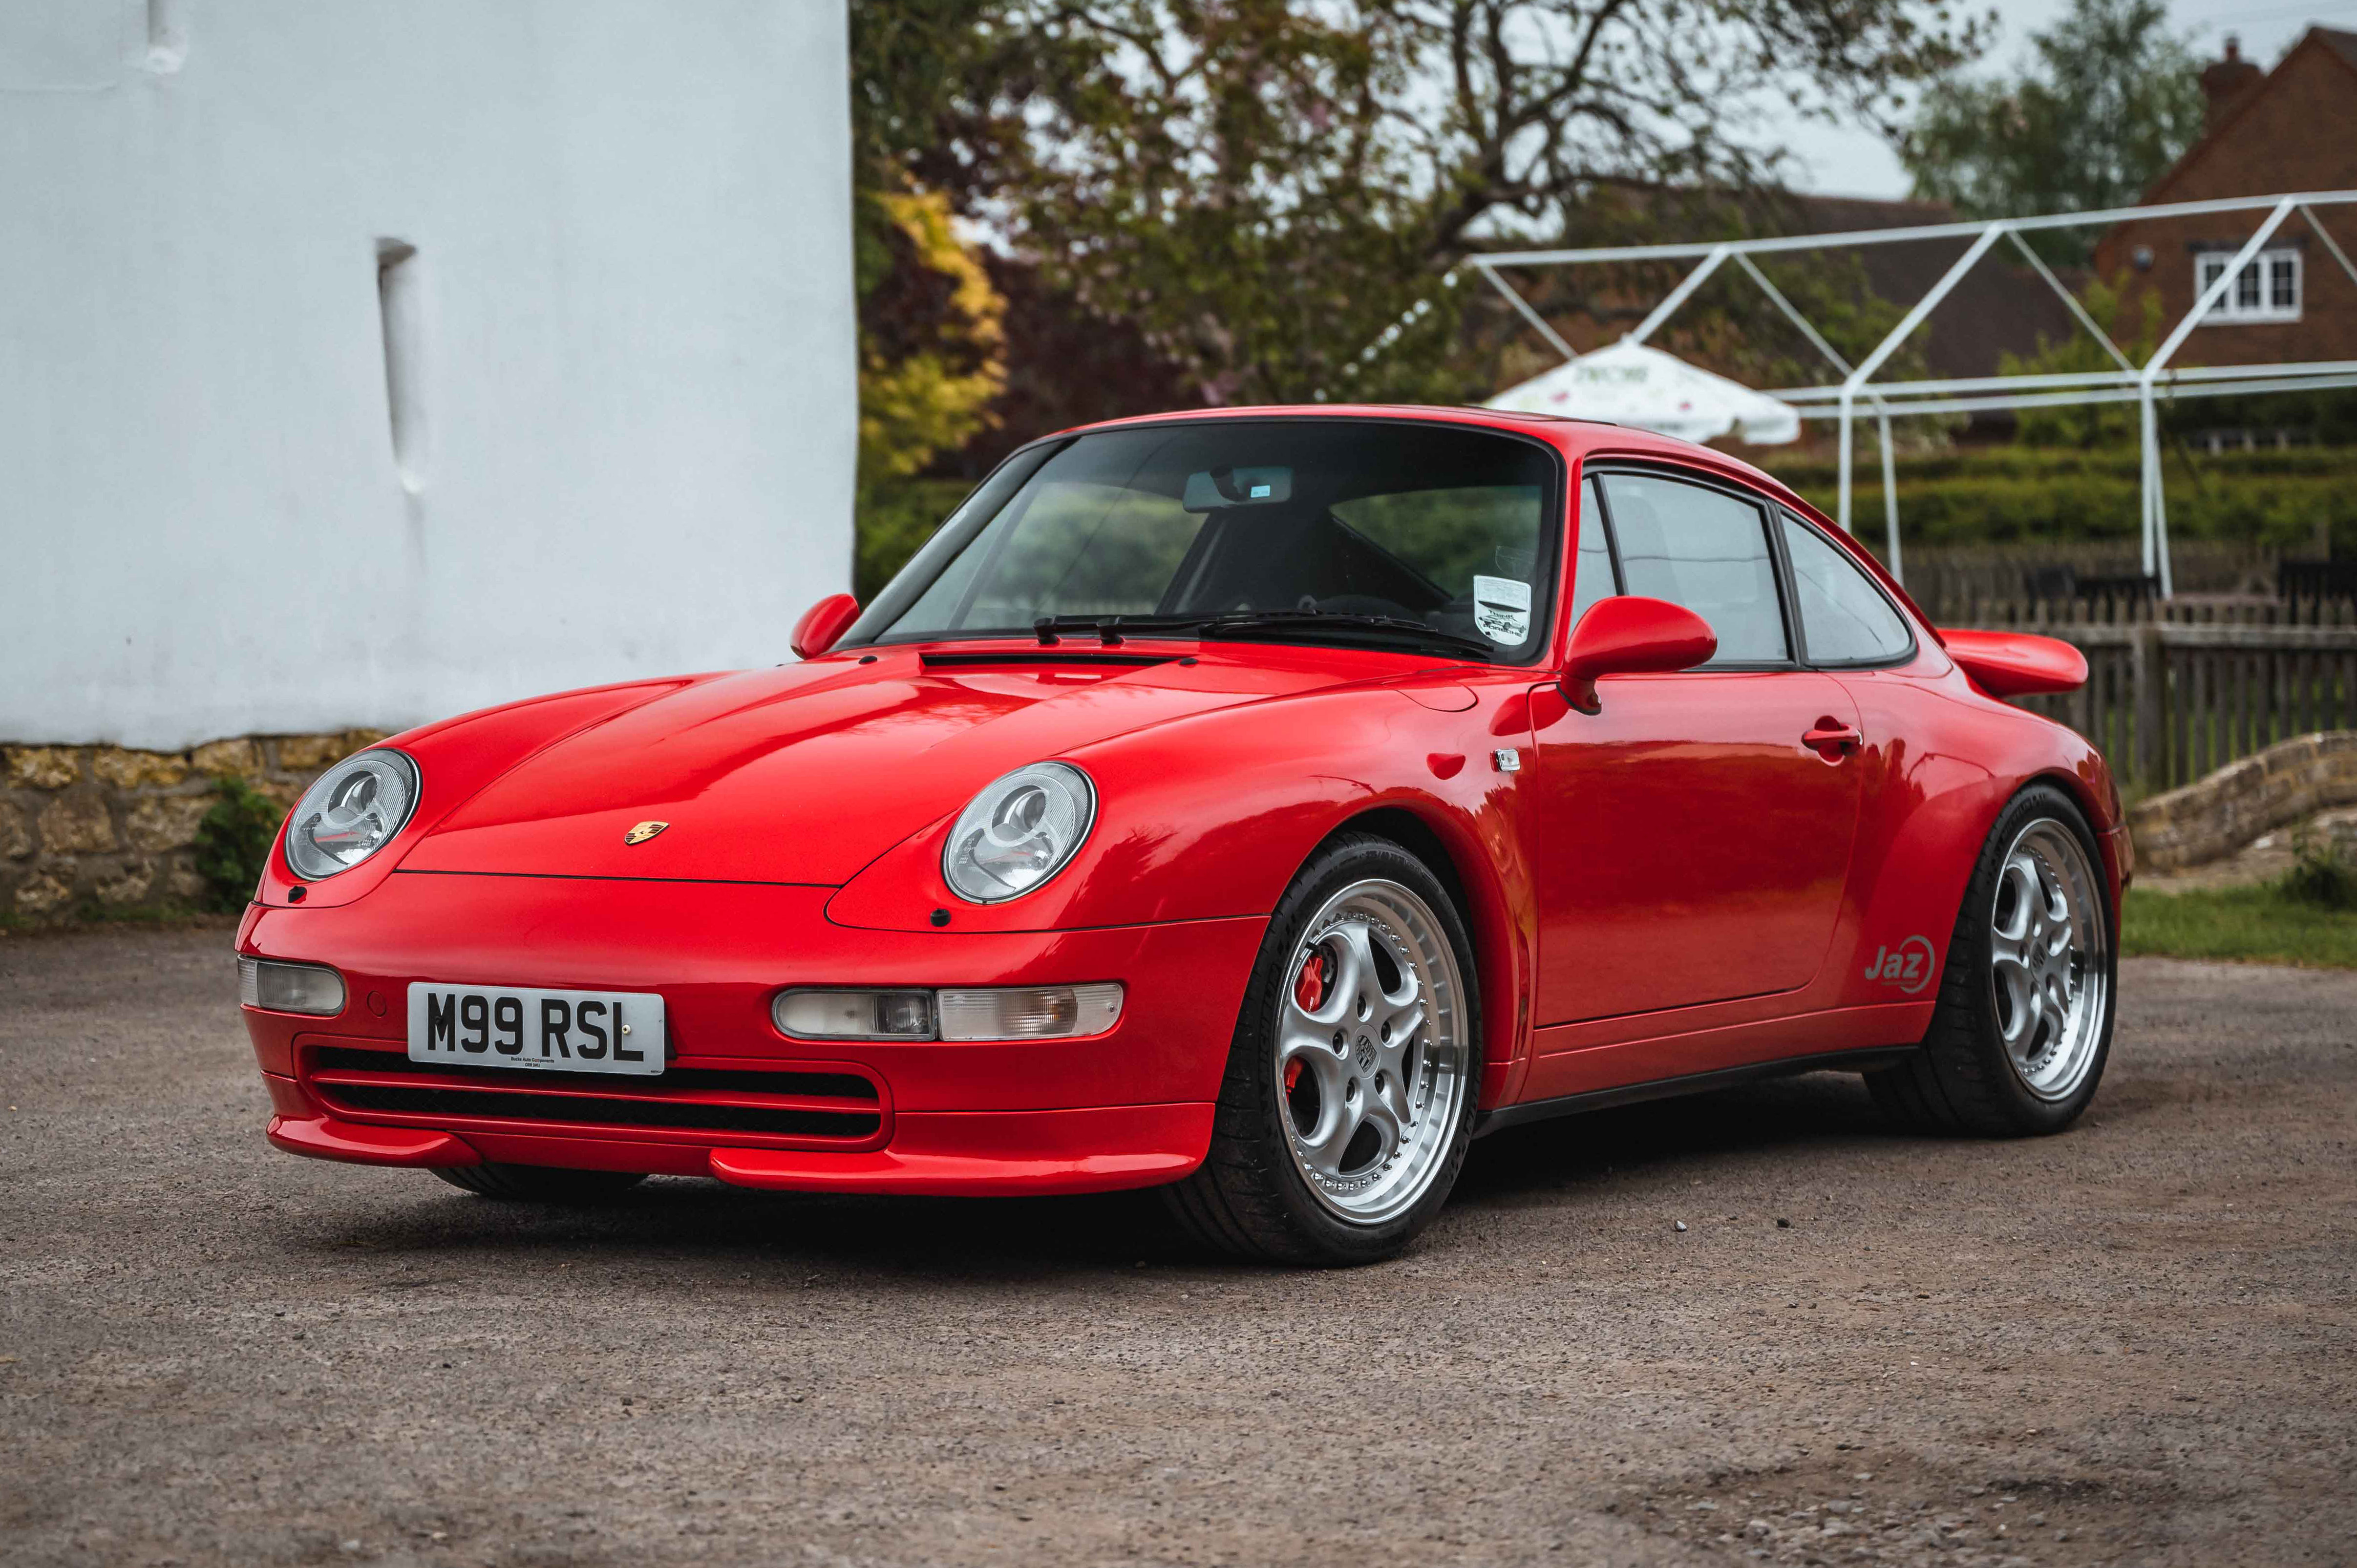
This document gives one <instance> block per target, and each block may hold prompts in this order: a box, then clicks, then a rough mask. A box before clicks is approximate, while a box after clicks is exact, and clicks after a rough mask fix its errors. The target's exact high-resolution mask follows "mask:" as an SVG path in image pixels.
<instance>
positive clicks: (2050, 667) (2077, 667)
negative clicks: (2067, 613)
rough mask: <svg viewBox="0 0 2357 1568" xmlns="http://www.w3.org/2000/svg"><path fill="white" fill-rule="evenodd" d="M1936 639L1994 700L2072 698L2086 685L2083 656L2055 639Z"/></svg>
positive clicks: (1981, 635) (1949, 634) (1953, 634)
mask: <svg viewBox="0 0 2357 1568" xmlns="http://www.w3.org/2000/svg"><path fill="white" fill-rule="evenodd" d="M1939 635H1940V641H1941V642H1942V643H1943V645H1944V646H1945V647H1946V648H1947V650H1948V657H1949V658H1951V659H1953V660H1955V661H1956V662H1957V663H1958V664H1961V665H1963V666H1964V673H1965V674H1967V675H1969V676H1971V677H1972V678H1973V680H1974V682H1975V684H1977V685H1978V686H1979V687H1980V688H1981V690H1982V691H1984V692H1986V693H1988V694H1989V695H1990V696H1992V697H2021V696H2027V695H2029V693H2033V692H2075V691H2077V690H2078V689H2079V688H2080V687H2082V686H2083V685H2085V684H2086V683H2087V656H2086V655H2085V654H2083V653H2082V652H2080V651H2079V650H2077V649H2075V648H2073V647H2072V646H2071V645H2070V644H2069V643H2067V642H2064V641H2061V639H2056V638H2051V637H2036V636H2033V635H2031V634H2030V633H2029V632H2026V631H1965V630H1956V629H1952V628H1941V631H1940V634H1939Z"/></svg>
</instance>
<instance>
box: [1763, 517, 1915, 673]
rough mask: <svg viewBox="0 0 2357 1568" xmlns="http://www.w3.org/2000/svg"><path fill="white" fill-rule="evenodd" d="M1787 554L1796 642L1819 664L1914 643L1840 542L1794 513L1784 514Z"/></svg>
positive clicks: (1862, 660) (1873, 657) (1859, 660)
mask: <svg viewBox="0 0 2357 1568" xmlns="http://www.w3.org/2000/svg"><path fill="white" fill-rule="evenodd" d="M1784 549H1785V551H1786V553H1789V554H1790V555H1791V556H1792V589H1793V596H1794V598H1795V599H1796V600H1798V601H1799V605H1800V611H1801V643H1802V646H1803V647H1804V648H1806V649H1807V650H1808V654H1809V658H1810V660H1811V661H1812V662H1814V663H1818V664H1877V663H1880V662H1882V661H1883V660H1889V659H1896V658H1899V657H1900V655H1902V654H1904V653H1905V652H1906V651H1907V650H1908V649H1909V648H1910V647H1911V646H1913V642H1914V639H1912V638H1911V637H1910V636H1909V634H1908V631H1907V623H1906V621H1904V620H1903V619H1901V618H1900V614H1899V612H1898V611H1897V610H1895V609H1893V608H1892V607H1891V606H1890V601H1889V599H1886V598H1884V597H1883V596H1882V591H1881V590H1880V589H1879V588H1877V587H1876V586H1875V585H1874V584H1873V583H1872V582H1870V581H1869V580H1868V579H1867V575H1866V574H1865V573H1864V572H1861V571H1859V570H1858V568H1857V563H1856V562H1854V561H1852V560H1850V559H1849V557H1848V556H1846V555H1845V554H1843V553H1842V552H1841V547H1840V546H1838V545H1836V544H1835V543H1834V542H1831V541H1830V540H1827V539H1825V538H1824V537H1823V536H1822V535H1820V534H1819V533H1818V532H1817V531H1816V530H1815V529H1813V528H1810V527H1808V526H1807V525H1806V524H1804V523H1803V522H1801V521H1798V520H1797V519H1795V518H1792V517H1787V518H1785V519H1784Z"/></svg>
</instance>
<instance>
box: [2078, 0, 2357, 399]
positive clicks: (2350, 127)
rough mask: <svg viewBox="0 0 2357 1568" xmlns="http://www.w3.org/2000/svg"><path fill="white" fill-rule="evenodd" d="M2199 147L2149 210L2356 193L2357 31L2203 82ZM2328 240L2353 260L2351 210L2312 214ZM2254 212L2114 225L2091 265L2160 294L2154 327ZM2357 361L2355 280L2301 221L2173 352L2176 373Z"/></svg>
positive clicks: (2229, 57) (2226, 62) (2257, 218)
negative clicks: (2294, 194) (2205, 104)
mask: <svg viewBox="0 0 2357 1568" xmlns="http://www.w3.org/2000/svg"><path fill="white" fill-rule="evenodd" d="M2201 88H2202V91H2203V92H2204V93H2205V94H2206V95H2207V96H2208V99H2209V113H2208V119H2207V124H2206V126H2205V128H2204V131H2203V133H2202V135H2201V140H2200V141H2198V142H2196V143H2194V144H2193V145H2192V146H2191V147H2190V148H2188V149H2187V150H2186V153H2185V156H2182V157H2180V158H2179V159H2178V160H2177V163H2176V165H2175V166H2173V167H2171V168H2170V169H2169V172H2168V173H2167V174H2165V175H2163V176H2161V177H2160V179H2159V181H2158V183H2157V184H2155V185H2154V186H2153V188H2151V189H2150V190H2148V191H2147V192H2146V193H2145V197H2144V200H2145V202H2146V203H2147V205H2149V204H2154V203H2158V202H2167V201H2206V200H2214V199H2221V198H2227V197H2238V196H2270V195H2274V194H2276V193H2278V192H2290V191H2304V190H2352V189H2357V33H2351V32H2340V31H2336V30H2334V29H2332V28H2329V27H2311V28H2309V31H2308V33H2307V34H2306V36H2304V37H2303V38H2301V39H2300V40H2299V42H2298V43H2297V44H2295V45H2293V46H2292V48H2291V49H2290V51H2289V52H2288V53H2287V54H2286V55H2285V56H2284V58H2283V59H2282V60H2281V61H2279V62H2278V63H2277V64H2276V68H2275V69H2274V70H2269V71H2262V70H2259V68H2258V67H2257V66H2255V65H2254V64H2252V63H2251V62H2250V61H2248V60H2245V59H2243V58H2242V57H2241V50H2240V49H2239V48H2238V47H2237V46H2236V43H2235V41H2234V40H2233V39H2232V38H2229V39H2228V40H2227V42H2226V53H2225V58H2224V59H2221V60H2218V61H2216V62H2215V63H2213V64H2212V65H2211V66H2210V67H2209V68H2208V69H2207V70H2204V71H2203V72H2202V73H2201ZM2318 216H2319V218H2320V219H2321V220H2323V222H2324V224H2325V226H2326V229H2327V230H2328V231H2329V232H2330V238H2331V240H2332V241H2334V242H2338V243H2339V245H2340V247H2341V251H2342V252H2344V253H2345V254H2347V255H2349V256H2350V257H2351V258H2352V260H2357V206H2348V207H2338V208H2322V209H2319V210H2318ZM2265 218H2266V213H2265V211H2264V210H2255V211H2252V212H2229V213H2222V214H2219V215H2216V216H2212V217H2199V218H2172V219H2159V220H2153V221H2150V222H2139V223H2124V224H2122V225H2120V226H2119V227H2118V228H2115V229H2114V230H2112V231H2110V232H2108V233H2107V234H2105V235H2104V239H2103V241H2102V242H2100V243H2099V244H2098V245H2097V246H2096V249H2095V266H2096V269H2097V271H2098V272H2099V273H2100V274H2101V275H2103V276H2104V277H2107V278H2109V277H2114V276H2117V275H2118V274H2120V273H2121V272H2122V271H2126V272H2128V273H2129V274H2130V275H2131V276H2132V277H2141V278H2142V279H2143V280H2144V281H2145V282H2146V283H2147V285H2148V286H2150V287H2152V288H2155V289H2158V291H2159V293H2160V298H2161V306H2162V311H2163V317H2162V319H2163V322H2164V327H2163V330H2164V331H2166V330H2168V329H2169V327H2171V326H2173V325H2174V324H2175V323H2177V322H2179V321H2181V320H2183V319H2184V317H2185V313H2186V312H2187V311H2189V310H2190V309H2191V308H2192V306H2193V301H2194V299H2195V297H2196V295H2197V294H2198V292H2199V290H2200V289H2201V287H2202V286H2205V285H2207V284H2208V283H2209V282H2210V281H2211V280H2212V278H2214V277H2215V276H2216V275H2217V274H2218V273H2219V272H2221V271H2222V270H2223V268H2224V266H2225V264H2226V263H2227V262H2228V261H2229V260H2230V259H2231V258H2232V257H2233V254H2234V252H2236V251H2237V250H2239V249H2240V248H2241V247H2242V245H2243V243H2244V242H2245V241H2247V240H2248V239H2249V238H2250V236H2251V234H2252V233H2253V232H2254V231H2255V229H2256V227H2257V225H2258V224H2259V223H2260V222H2262V221H2264V220H2265ZM2352 359H2357V283H2352V281H2351V279H2350V277H2349V274H2347V273H2346V272H2345V271H2344V270H2343V269H2342V267H2341V263H2340V262H2339V261H2338V260H2336V259H2335V258H2334V256H2333V253H2332V246H2331V244H2330V243H2328V242H2327V241H2326V239H2325V237H2324V235H2323V234H2320V233H2319V232H2318V231H2317V230H2316V229H2315V227H2314V226H2313V225H2312V224H2311V223H2310V222H2309V220H2308V219H2307V218H2306V217H2305V216H2303V215H2302V214H2299V213H2294V214H2293V215H2292V216H2291V217H2289V218H2287V220H2285V221H2284V223H2283V224H2282V226H2281V227H2279V228H2277V229H2276V231H2275V233H2274V235H2272V236H2271V237H2270V238H2269V239H2268V241H2267V245H2266V250H2265V251H2264V252H2261V254H2260V256H2259V258H2258V260H2257V263H2256V264H2255V266H2253V267H2252V268H2251V269H2250V270H2249V271H2246V272H2245V273H2244V274H2243V275H2242V277H2241V278H2239V279H2238V280H2237V281H2236V283H2235V285H2233V289H2232V290H2231V291H2230V292H2229V294H2228V295H2227V296H2226V298H2225V299H2224V300H2222V302H2221V303H2220V304H2219V306H2217V307H2216V308H2214V309H2213V310H2212V312H2211V315H2210V318H2209V319H2207V320H2205V321H2204V322H2203V324H2202V325H2201V327H2199V328H2196V329H2195V330H2194V332H2193V334H2192V336H2191V337H2190V338H2187V339H2186V342H2185V346H2184V348H2182V349H2179V352H2178V355H2177V360H2176V362H2177V363H2179V364H2180V365H2205V364H2206V365H2233V364H2265V363H2269V362H2273V361H2277V360H2352Z"/></svg>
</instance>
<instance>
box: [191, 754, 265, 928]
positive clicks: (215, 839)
mask: <svg viewBox="0 0 2357 1568" xmlns="http://www.w3.org/2000/svg"><path fill="white" fill-rule="evenodd" d="M214 790H215V793H216V794H217V795H218V797H219V799H217V800H214V801H213V804H212V809H211V810H210V811H207V812H206V813H205V815H204V820H203V821H201V822H199V823H198V824H197V875H199V876H201V877H203V878H204V882H205V908H208V909H215V910H220V911H222V912H224V913H230V912H234V911H236V910H239V909H242V908H245V906H246V902H247V900H249V899H251V898H252V897H253V889H254V887H255V886H256V885H257V884H258V883H260V882H261V880H262V868H263V866H264V865H265V864H266V863H267V862H268V860H269V858H270V846H271V844H272V843H273V842H274V841H275V840H276V839H277V837H278V824H279V822H281V821H282V820H283V819H284V818H285V814H286V813H285V811H281V810H280V809H279V807H278V803H277V802H276V801H274V800H272V799H271V798H270V797H269V796H267V795H265V794H264V793H263V792H262V791H261V790H259V789H255V788H254V787H253V785H251V784H248V783H247V782H246V781H245V780H244V779H240V778H237V777H236V776H235V775H231V776H230V777H228V778H225V779H221V781H220V782H219V783H218V784H217V785H216V786H215V787H214Z"/></svg>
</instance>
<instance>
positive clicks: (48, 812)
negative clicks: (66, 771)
mask: <svg viewBox="0 0 2357 1568" xmlns="http://www.w3.org/2000/svg"><path fill="white" fill-rule="evenodd" d="M41 847H42V848H43V849H46V850H48V852H49V853H50V854H82V853H85V852H87V851H90V850H102V849H113V847H114V824H113V822H110V821H109V820H108V819H107V815H106V802H105V801H103V800H99V799H97V798H96V797H95V796H90V795H69V796H66V797H63V798H61V799H59V800H52V801H50V802H49V803H48V806H46V807H45V808H43V809H42V811H41Z"/></svg>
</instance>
